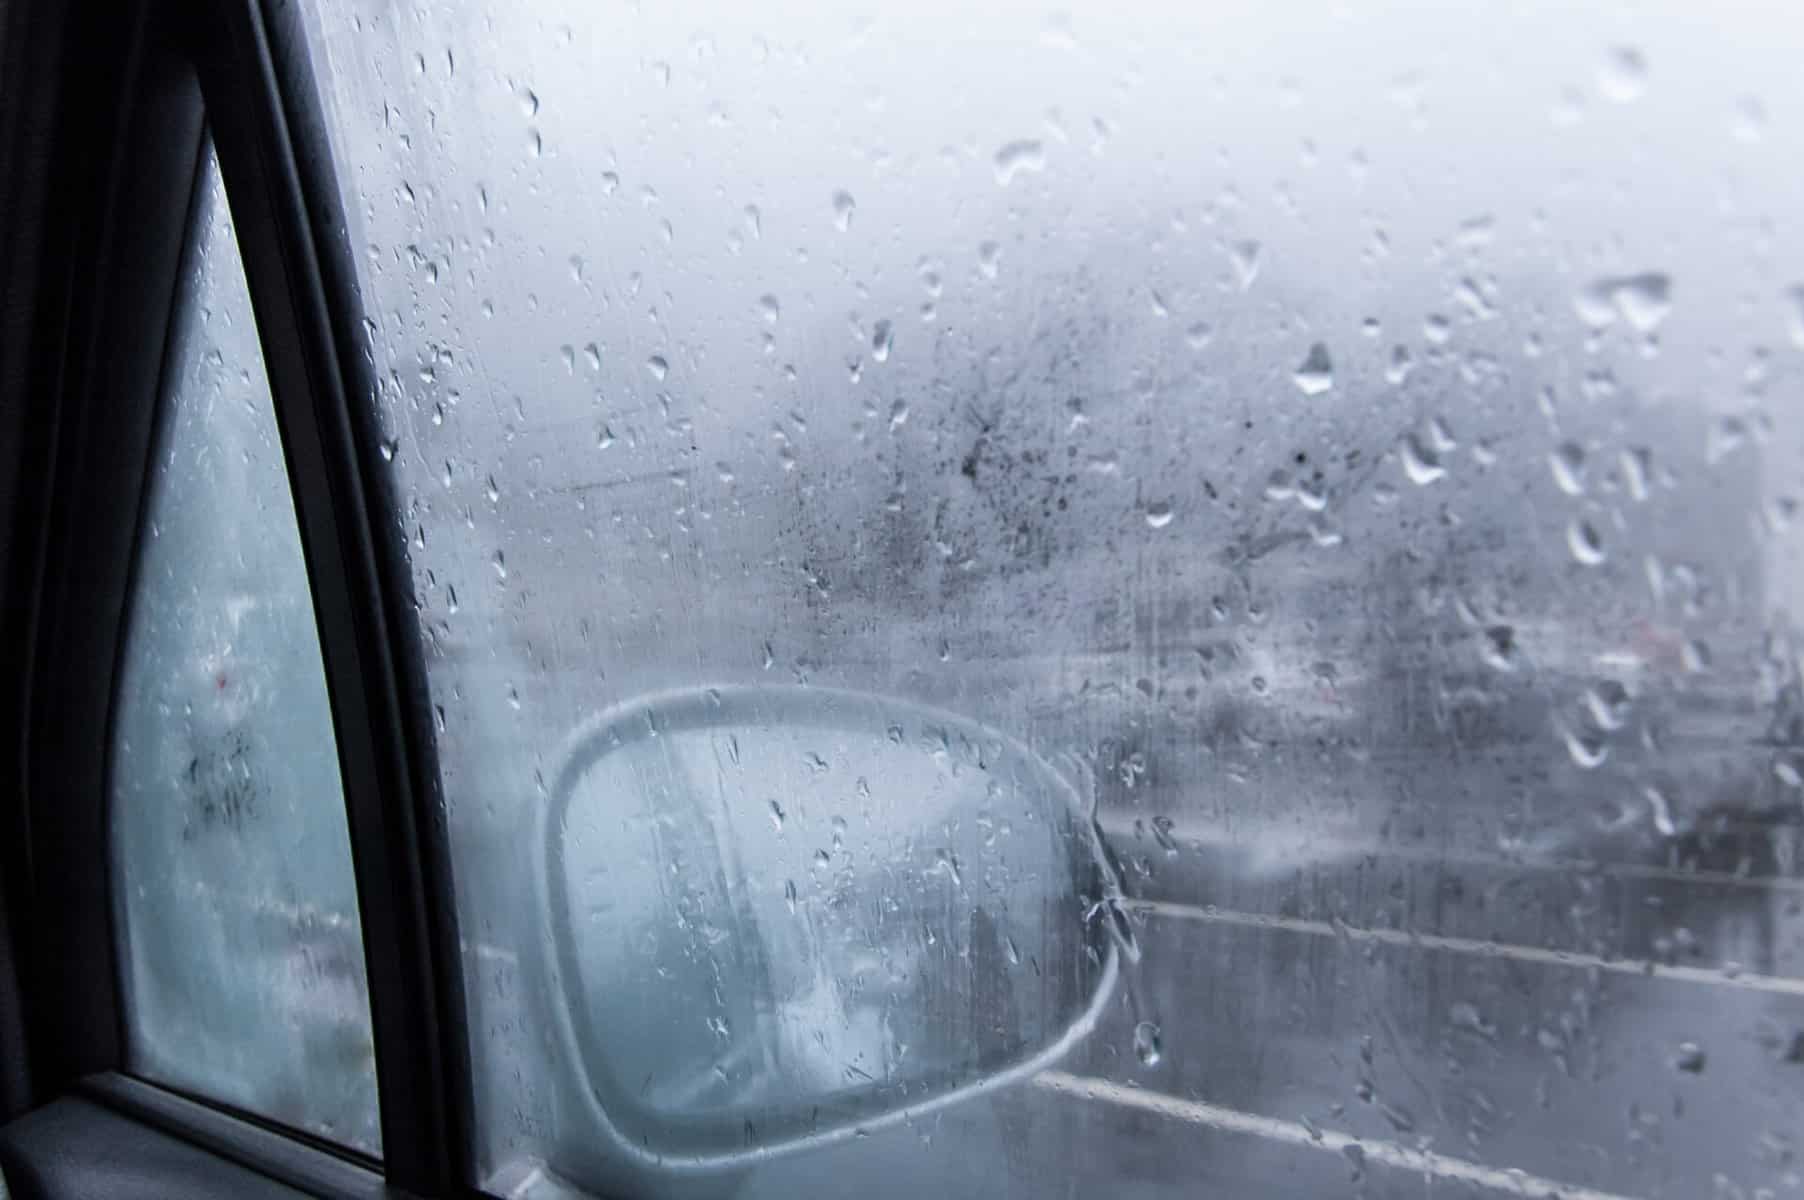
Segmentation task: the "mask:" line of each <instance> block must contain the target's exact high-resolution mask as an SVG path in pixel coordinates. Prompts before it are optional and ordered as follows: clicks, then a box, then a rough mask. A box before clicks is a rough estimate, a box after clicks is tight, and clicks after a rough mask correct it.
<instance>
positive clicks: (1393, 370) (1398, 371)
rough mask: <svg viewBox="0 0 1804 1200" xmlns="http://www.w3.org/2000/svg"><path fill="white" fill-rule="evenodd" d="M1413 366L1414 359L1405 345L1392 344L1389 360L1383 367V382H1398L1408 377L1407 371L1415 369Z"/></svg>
mask: <svg viewBox="0 0 1804 1200" xmlns="http://www.w3.org/2000/svg"><path fill="white" fill-rule="evenodd" d="M1415 367H1416V364H1415V360H1414V359H1412V358H1410V355H1409V348H1408V347H1407V346H1392V347H1391V361H1390V362H1389V363H1388V364H1386V366H1385V368H1384V378H1385V382H1387V383H1390V384H1392V385H1395V384H1400V383H1402V382H1403V381H1404V380H1405V379H1408V378H1409V373H1410V372H1411V371H1413V370H1415Z"/></svg>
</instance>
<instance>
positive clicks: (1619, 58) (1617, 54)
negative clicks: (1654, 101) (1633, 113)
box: [1597, 46, 1647, 104]
mask: <svg viewBox="0 0 1804 1200" xmlns="http://www.w3.org/2000/svg"><path fill="white" fill-rule="evenodd" d="M1646 88H1647V59H1645V58H1643V57H1642V55H1641V51H1639V50H1637V49H1635V48H1634V47H1633V46H1615V47H1612V48H1611V50H1610V52H1609V53H1608V54H1606V55H1604V61H1603V63H1602V65H1601V66H1599V67H1598V69H1597V90H1598V91H1599V92H1600V93H1601V94H1602V95H1603V97H1604V99H1606V100H1613V101H1615V102H1616V103H1617V104H1628V103H1630V102H1631V101H1634V100H1638V99H1640V97H1641V93H1642V92H1643V91H1644V90H1645V89H1646Z"/></svg>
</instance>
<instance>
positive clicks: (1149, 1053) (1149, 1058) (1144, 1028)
mask: <svg viewBox="0 0 1804 1200" xmlns="http://www.w3.org/2000/svg"><path fill="white" fill-rule="evenodd" d="M1134 1057H1135V1058H1137V1059H1139V1060H1140V1063H1141V1065H1142V1066H1147V1067H1156V1066H1158V1065H1159V1060H1160V1059H1162V1058H1164V1057H1165V1048H1164V1045H1163V1044H1162V1042H1161V1041H1160V1036H1159V1027H1158V1026H1157V1025H1155V1024H1153V1023H1152V1022H1151V1021H1142V1022H1140V1023H1139V1024H1138V1025H1136V1026H1134Z"/></svg>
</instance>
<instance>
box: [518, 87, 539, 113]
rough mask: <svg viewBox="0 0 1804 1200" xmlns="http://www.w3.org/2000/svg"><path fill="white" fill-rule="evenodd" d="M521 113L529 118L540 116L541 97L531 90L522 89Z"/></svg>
mask: <svg viewBox="0 0 1804 1200" xmlns="http://www.w3.org/2000/svg"><path fill="white" fill-rule="evenodd" d="M520 111H521V112H522V113H524V114H526V115H527V116H529V117H536V116H538V115H539V95H538V93H537V92H535V91H533V90H532V89H531V88H521V89H520Z"/></svg>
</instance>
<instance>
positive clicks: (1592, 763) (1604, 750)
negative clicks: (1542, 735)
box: [1560, 726, 1610, 771]
mask: <svg viewBox="0 0 1804 1200" xmlns="http://www.w3.org/2000/svg"><path fill="white" fill-rule="evenodd" d="M1560 740H1561V741H1563V742H1565V743H1566V754H1567V755H1568V757H1570V758H1571V759H1572V761H1573V763H1574V764H1576V765H1577V766H1578V767H1579V769H1581V770H1585V771H1594V770H1596V769H1597V768H1598V767H1601V766H1603V765H1604V761H1605V760H1606V759H1608V758H1609V757H1610V747H1609V744H1608V743H1606V742H1605V741H1604V740H1603V738H1601V737H1598V736H1597V735H1596V734H1592V733H1580V732H1579V731H1578V730H1576V729H1568V728H1566V727H1565V726H1561V727H1560Z"/></svg>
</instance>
